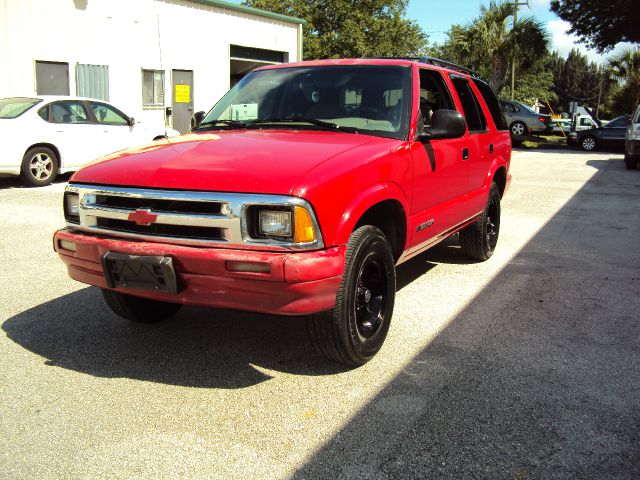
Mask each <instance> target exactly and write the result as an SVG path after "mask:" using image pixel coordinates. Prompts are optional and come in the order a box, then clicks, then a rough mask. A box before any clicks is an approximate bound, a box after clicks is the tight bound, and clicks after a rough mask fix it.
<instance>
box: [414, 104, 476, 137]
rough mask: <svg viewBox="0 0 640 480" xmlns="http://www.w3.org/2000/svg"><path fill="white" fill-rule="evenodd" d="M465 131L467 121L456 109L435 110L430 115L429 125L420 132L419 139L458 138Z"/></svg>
mask: <svg viewBox="0 0 640 480" xmlns="http://www.w3.org/2000/svg"><path fill="white" fill-rule="evenodd" d="M466 131H467V122H466V121H465V119H464V117H463V116H462V114H461V113H460V112H458V111H456V110H444V109H443V110H436V111H435V112H433V115H432V116H431V127H429V128H425V129H424V130H423V131H422V132H421V133H420V140H421V141H427V140H437V139H441V138H459V137H462V136H463V135H464V134H465V132H466Z"/></svg>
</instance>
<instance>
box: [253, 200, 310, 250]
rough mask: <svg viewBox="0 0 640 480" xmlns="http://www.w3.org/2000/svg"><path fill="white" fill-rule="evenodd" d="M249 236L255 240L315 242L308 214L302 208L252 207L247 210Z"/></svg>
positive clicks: (298, 242)
mask: <svg viewBox="0 0 640 480" xmlns="http://www.w3.org/2000/svg"><path fill="white" fill-rule="evenodd" d="M248 223H249V225H253V228H251V227H250V228H249V235H250V236H251V237H252V238H255V239H258V240H260V239H273V240H280V241H283V242H289V243H297V244H302V243H311V242H315V241H316V240H317V236H316V235H317V234H316V227H315V225H314V223H313V220H312V216H311V214H310V212H309V211H308V210H307V209H306V208H305V207H302V206H299V205H296V206H293V205H292V206H283V207H280V206H273V205H264V206H262V205H253V206H251V207H250V208H249V210H248Z"/></svg>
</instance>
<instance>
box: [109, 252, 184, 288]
mask: <svg viewBox="0 0 640 480" xmlns="http://www.w3.org/2000/svg"><path fill="white" fill-rule="evenodd" d="M101 260H102V270H103V272H104V277H105V279H106V281H107V285H109V288H134V289H138V290H151V291H154V292H167V293H172V294H176V293H178V281H177V278H176V272H175V269H174V267H173V259H172V258H171V257H164V256H152V255H126V254H123V253H116V252H107V253H105V254H104V255H102V257H101Z"/></svg>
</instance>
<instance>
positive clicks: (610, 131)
mask: <svg viewBox="0 0 640 480" xmlns="http://www.w3.org/2000/svg"><path fill="white" fill-rule="evenodd" d="M630 122H631V115H622V116H621V117H617V118H614V119H613V120H611V121H610V122H608V123H605V124H604V125H602V126H601V127H597V128H590V129H589V130H582V131H580V132H571V133H570V134H569V136H568V137H567V144H568V145H571V146H579V147H580V148H581V149H582V150H586V151H587V152H590V151H592V150H597V149H598V148H600V147H601V146H610V147H624V136H625V132H626V130H627V126H628V125H629V123H630Z"/></svg>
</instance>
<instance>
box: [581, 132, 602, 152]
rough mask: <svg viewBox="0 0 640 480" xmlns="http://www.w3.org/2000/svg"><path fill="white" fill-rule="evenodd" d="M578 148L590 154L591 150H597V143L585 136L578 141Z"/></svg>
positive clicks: (589, 136) (592, 138) (590, 137)
mask: <svg viewBox="0 0 640 480" xmlns="http://www.w3.org/2000/svg"><path fill="white" fill-rule="evenodd" d="M580 147H581V148H582V149H583V150H584V151H586V152H591V151H592V150H595V149H596V148H598V141H597V140H596V139H595V137H592V136H591V135H586V136H584V137H583V138H582V140H580Z"/></svg>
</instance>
